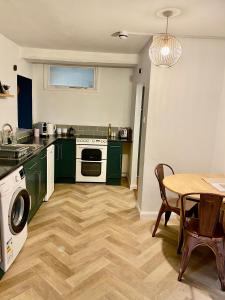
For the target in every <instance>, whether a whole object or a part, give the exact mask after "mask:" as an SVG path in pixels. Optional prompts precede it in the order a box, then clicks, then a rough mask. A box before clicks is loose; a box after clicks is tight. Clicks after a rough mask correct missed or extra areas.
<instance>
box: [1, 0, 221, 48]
mask: <svg viewBox="0 0 225 300" xmlns="http://www.w3.org/2000/svg"><path fill="white" fill-rule="evenodd" d="M164 7H177V8H180V9H181V10H182V13H181V15H180V16H178V17H176V18H173V19H171V20H170V24H169V31H170V32H171V33H173V34H176V35H193V36H217V37H224V38H225V17H224V12H225V0H0V11H1V18H0V32H1V33H2V34H3V35H5V36H6V37H8V38H9V39H11V40H13V41H15V42H16V43H17V44H19V45H21V46H26V47H37V48H49V49H67V50H84V51H100V52H118V53H138V52H139V51H140V50H141V49H142V48H143V46H144V45H145V43H146V42H147V40H148V37H145V36H131V37H130V38H129V39H127V40H120V39H118V38H114V37H112V36H111V34H112V33H114V32H116V31H119V30H127V31H131V32H155V33H157V32H162V31H163V30H164V28H165V22H164V20H163V19H162V18H159V17H157V16H156V14H155V13H156V11H157V10H158V9H162V8H164Z"/></svg>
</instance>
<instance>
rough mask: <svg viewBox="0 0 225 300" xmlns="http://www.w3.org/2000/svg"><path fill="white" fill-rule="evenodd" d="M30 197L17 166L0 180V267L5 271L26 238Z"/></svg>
mask: <svg viewBox="0 0 225 300" xmlns="http://www.w3.org/2000/svg"><path fill="white" fill-rule="evenodd" d="M29 210H30V197H29V194H28V191H27V190H26V182H25V173H24V169H23V167H19V168H18V169H17V170H16V171H14V172H12V173H11V174H9V175H8V176H6V177H5V178H3V179H2V180H1V181H0V269H2V271H3V272H6V271H7V270H8V268H9V267H10V266H11V264H12V263H13V261H14V260H15V259H16V257H17V255H18V254H19V252H20V250H21V249H22V247H23V245H24V243H25V241H26V239H27V221H28V215H29Z"/></svg>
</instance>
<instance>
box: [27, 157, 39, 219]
mask: <svg viewBox="0 0 225 300" xmlns="http://www.w3.org/2000/svg"><path fill="white" fill-rule="evenodd" d="M24 170H25V175H26V188H27V190H28V193H29V195H30V200H31V209H30V213H29V220H28V221H30V220H31V219H32V217H33V216H34V214H35V213H36V211H37V209H38V208H37V207H38V199H39V193H40V190H39V166H38V159H37V158H36V157H35V158H33V159H31V160H30V161H28V162H26V163H25V164H24Z"/></svg>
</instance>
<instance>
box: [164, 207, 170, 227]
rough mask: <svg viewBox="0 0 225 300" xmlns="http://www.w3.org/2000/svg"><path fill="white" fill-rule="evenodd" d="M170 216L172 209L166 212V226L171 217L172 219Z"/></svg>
mask: <svg viewBox="0 0 225 300" xmlns="http://www.w3.org/2000/svg"><path fill="white" fill-rule="evenodd" d="M170 216H171V211H169V210H167V211H166V212H165V226H166V225H167V223H168V221H169V219H170Z"/></svg>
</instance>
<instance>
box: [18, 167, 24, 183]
mask: <svg viewBox="0 0 225 300" xmlns="http://www.w3.org/2000/svg"><path fill="white" fill-rule="evenodd" d="M19 173H20V178H16V181H19V180H20V179H23V178H24V177H25V172H24V168H22V169H21V170H20V171H19ZM16 177H17V176H16Z"/></svg>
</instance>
